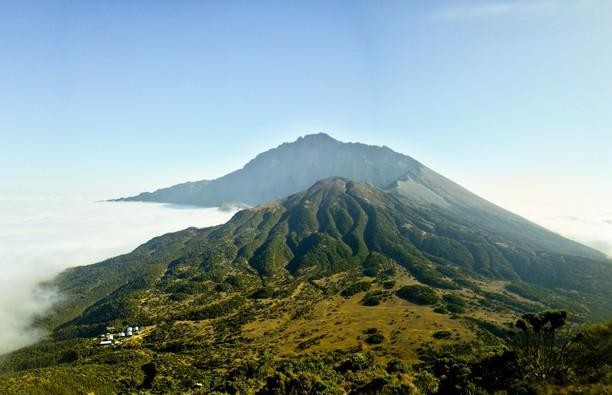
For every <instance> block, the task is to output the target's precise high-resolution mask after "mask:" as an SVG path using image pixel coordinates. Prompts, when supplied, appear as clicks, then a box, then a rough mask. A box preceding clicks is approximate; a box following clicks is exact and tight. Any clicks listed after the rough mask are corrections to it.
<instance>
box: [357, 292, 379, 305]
mask: <svg viewBox="0 0 612 395" xmlns="http://www.w3.org/2000/svg"><path fill="white" fill-rule="evenodd" d="M380 301H381V296H380V295H379V294H369V295H366V296H365V297H364V298H363V300H362V301H361V304H362V305H364V306H378V305H379V304H380Z"/></svg>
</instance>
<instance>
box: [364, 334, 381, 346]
mask: <svg viewBox="0 0 612 395" xmlns="http://www.w3.org/2000/svg"><path fill="white" fill-rule="evenodd" d="M383 341H385V336H384V335H383V334H382V333H380V332H376V333H373V334H371V335H368V337H367V338H366V343H368V344H380V343H382V342H383Z"/></svg>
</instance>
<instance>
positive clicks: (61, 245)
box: [0, 198, 235, 354]
mask: <svg viewBox="0 0 612 395" xmlns="http://www.w3.org/2000/svg"><path fill="white" fill-rule="evenodd" d="M234 213H235V210H230V211H221V210H217V209H216V208H195V207H187V208H185V207H182V208H181V209H177V208H175V207H172V206H168V205H163V204H154V203H134V202H129V203H128V202H121V203H108V202H95V201H94V200H92V199H85V198H0V354H2V353H6V352H9V351H12V350H15V349H18V348H20V347H23V346H25V345H28V344H31V343H33V342H35V341H38V340H39V339H40V338H41V336H43V335H44V334H43V333H41V332H40V331H39V330H37V329H35V328H32V326H31V323H32V320H33V319H34V318H35V317H36V316H37V315H39V314H42V313H44V312H46V311H47V310H48V309H49V308H50V307H51V306H52V304H53V303H54V301H55V300H56V298H57V297H58V295H55V294H54V293H53V292H51V291H48V290H47V291H45V290H41V289H40V288H39V287H38V284H39V283H40V282H41V281H45V280H48V279H50V278H52V277H53V276H55V275H56V274H58V273H59V272H60V271H62V270H63V269H66V268H68V267H72V266H78V265H85V264H90V263H95V262H98V261H101V260H104V259H106V258H109V257H112V256H115V255H119V254H122V253H126V252H129V251H131V250H132V249H134V248H135V247H137V246H138V245H140V244H142V243H144V242H146V241H147V240H149V239H151V238H153V237H155V236H159V235H161V234H163V233H168V232H173V231H178V230H181V229H185V228H187V227H190V226H198V227H204V226H211V225H216V224H220V223H223V222H226V221H227V220H229V218H231V216H232V215H233V214H234Z"/></svg>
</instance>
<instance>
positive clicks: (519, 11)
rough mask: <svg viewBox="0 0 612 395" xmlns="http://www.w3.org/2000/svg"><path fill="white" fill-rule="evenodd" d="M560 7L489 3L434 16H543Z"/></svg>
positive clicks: (542, 3)
mask: <svg viewBox="0 0 612 395" xmlns="http://www.w3.org/2000/svg"><path fill="white" fill-rule="evenodd" d="M558 5H559V3H558V2H555V1H489V2H480V3H473V4H467V5H460V6H448V7H444V8H440V9H437V10H435V11H434V12H433V14H432V16H433V18H434V19H438V20H448V21H454V20H462V19H476V18H490V17H499V16H506V15H521V16H523V15H541V14H545V13H549V12H551V11H553V10H555V9H556V8H557V6H558Z"/></svg>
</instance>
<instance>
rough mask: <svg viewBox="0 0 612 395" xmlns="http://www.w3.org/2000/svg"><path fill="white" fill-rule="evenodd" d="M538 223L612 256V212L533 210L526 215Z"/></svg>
mask: <svg viewBox="0 0 612 395" xmlns="http://www.w3.org/2000/svg"><path fill="white" fill-rule="evenodd" d="M526 216H527V217H528V218H529V219H531V220H533V221H535V222H536V223H538V224H540V225H542V226H544V227H546V228H548V229H550V230H552V231H554V232H556V233H559V234H560V235H562V236H565V237H567V238H568V239H572V240H575V241H577V242H579V243H582V244H584V245H587V246H589V247H592V248H595V249H597V250H599V251H601V252H603V253H605V254H606V255H608V256H609V257H610V258H612V213H610V212H607V211H603V210H593V211H589V212H582V213H577V214H574V215H554V214H553V213H551V212H548V213H547V212H546V210H544V211H543V212H539V213H538V212H531V213H529V214H527V215H526Z"/></svg>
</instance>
